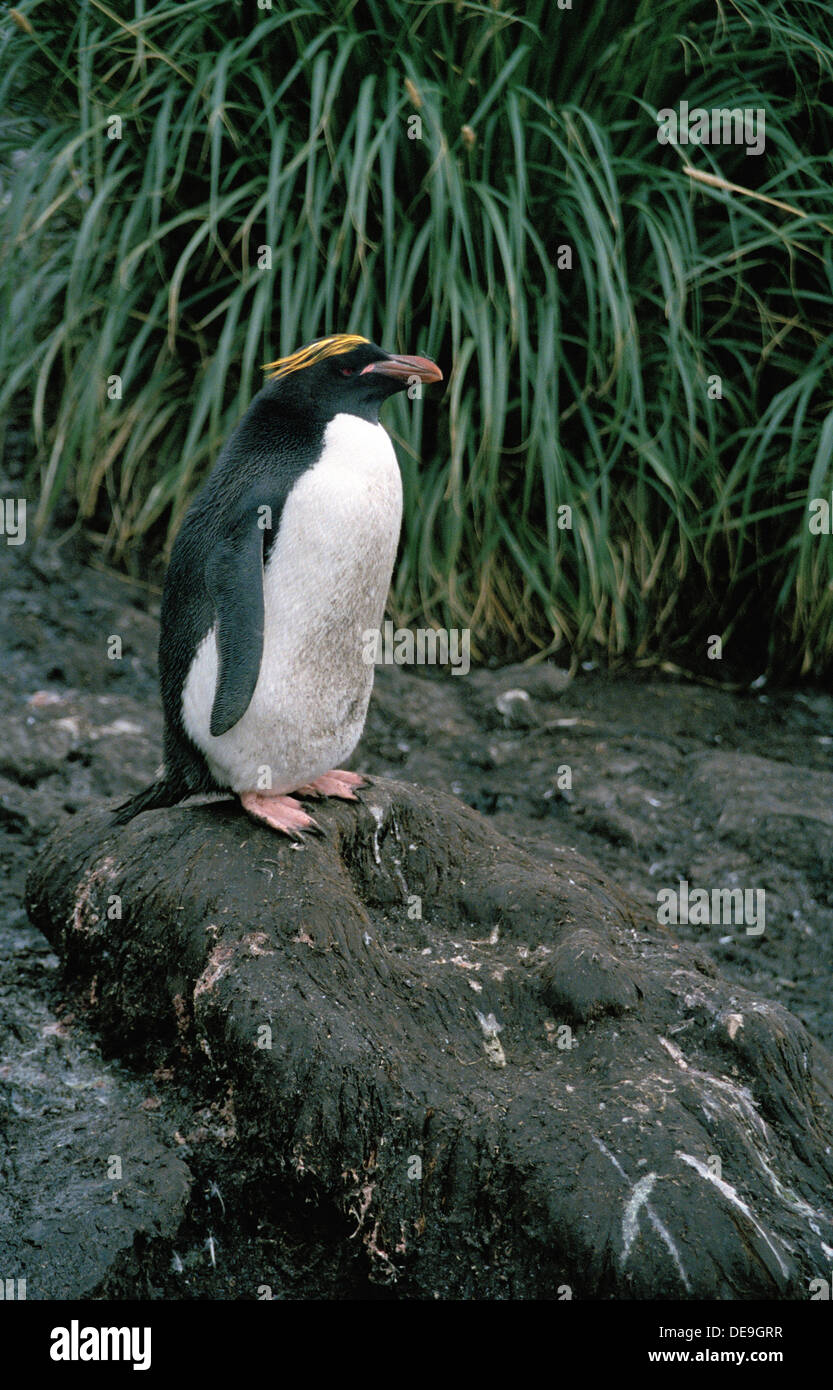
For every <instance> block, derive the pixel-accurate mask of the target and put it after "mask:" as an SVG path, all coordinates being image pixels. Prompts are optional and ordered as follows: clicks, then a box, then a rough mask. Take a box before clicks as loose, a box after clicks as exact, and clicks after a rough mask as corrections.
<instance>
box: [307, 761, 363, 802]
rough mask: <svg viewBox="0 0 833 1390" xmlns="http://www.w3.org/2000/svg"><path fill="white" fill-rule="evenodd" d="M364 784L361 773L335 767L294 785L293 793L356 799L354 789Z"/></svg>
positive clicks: (349, 799)
mask: <svg viewBox="0 0 833 1390" xmlns="http://www.w3.org/2000/svg"><path fill="white" fill-rule="evenodd" d="M366 786H367V779H366V778H364V777H362V775H361V773H359V772H344V771H343V770H342V769H341V768H338V767H336V768H333V770H332V772H324V773H322V775H321V776H320V777H315V778H313V780H312V781H311V782H304V784H303V786H300V787H296V788H295V793H294V794H295V795H296V796H313V797H322V796H337V797H339V798H340V799H341V800H342V801H357V800H358V797H357V796H356V794H355V793H356V791H357V790H358V789H359V788H360V787H366Z"/></svg>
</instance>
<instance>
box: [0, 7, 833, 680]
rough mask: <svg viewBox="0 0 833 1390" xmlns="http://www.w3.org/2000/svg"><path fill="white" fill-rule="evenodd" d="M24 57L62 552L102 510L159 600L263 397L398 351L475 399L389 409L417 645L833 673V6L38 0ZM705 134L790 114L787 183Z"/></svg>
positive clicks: (19, 367) (400, 598) (16, 74)
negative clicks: (735, 114)
mask: <svg viewBox="0 0 833 1390" xmlns="http://www.w3.org/2000/svg"><path fill="white" fill-rule="evenodd" d="M1 42H2V63H0V71H2V77H0V94H1V98H0V109H2V110H4V111H5V112H6V113H11V118H9V116H8V115H7V118H6V120H5V121H4V123H3V124H2V126H0V164H2V166H3V175H2V185H3V193H4V199H5V201H4V204H3V206H2V210H1V212H2V222H3V233H4V238H3V240H4V251H3V258H2V262H0V296H2V304H0V411H3V412H13V413H14V415H15V417H16V418H17V416H19V415H20V414H21V412H22V411H24V410H25V411H26V412H27V414H28V415H29V416H30V417H31V420H32V423H33V427H34V437H35V442H36V456H35V457H34V458H33V460H32V466H31V476H30V478H29V480H28V495H29V497H30V498H37V522H38V525H43V524H45V523H46V522H47V520H48V519H49V518H50V516H51V515H52V514H53V512H54V509H55V508H56V506H57V504H58V502H59V501H61V502H62V504H65V503H67V502H68V501H69V502H71V503H72V505H73V506H74V508H75V511H76V514H77V516H78V517H79V518H80V520H81V521H82V523H83V525H84V526H85V527H86V528H87V532H88V534H89V535H90V536H91V537H93V539H94V540H95V541H96V543H97V544H98V545H99V546H100V547H101V549H102V551H103V552H104V553H105V554H106V555H107V556H109V557H110V558H111V560H112V561H113V562H115V563H117V564H122V565H125V566H126V567H127V568H129V569H132V570H134V571H141V570H142V569H143V567H145V566H146V565H147V561H148V557H149V556H151V555H154V554H158V553H160V552H163V551H164V548H165V546H166V545H167V544H169V543H170V540H171V538H172V535H173V533H174V532H175V530H176V527H177V526H178V524H179V522H180V521H181V518H182V515H183V512H184V509H185V507H186V506H187V503H188V500H189V498H190V496H191V494H192V492H193V489H194V488H195V486H196V485H197V483H198V482H199V480H200V479H201V477H202V476H203V475H204V473H205V471H206V469H207V468H208V467H209V466H210V464H211V462H212V460H213V459H214V458H215V457H216V455H217V452H218V450H219V449H220V447H221V445H222V443H223V441H224V439H225V438H226V437H227V435H228V433H229V431H230V430H231V428H232V427H233V425H234V423H235V421H236V420H237V419H238V418H239V416H240V414H241V412H242V410H243V409H244V408H245V407H246V405H247V404H248V402H249V400H250V399H251V396H252V394H253V393H254V391H255V390H256V389H257V388H258V386H259V384H260V374H259V370H258V369H259V364H260V363H262V362H266V361H269V360H272V359H274V358H275V357H277V356H278V355H281V354H285V353H288V352H290V351H291V350H293V349H294V348H296V347H298V346H299V345H300V344H302V343H303V342H305V341H307V340H308V339H311V338H313V337H316V336H321V335H323V334H324V333H329V332H334V331H345V332H346V331H350V332H358V333H362V334H366V335H367V336H369V337H371V338H373V339H374V340H376V341H377V342H380V343H382V344H384V345H386V346H389V347H391V348H397V349H399V350H401V351H408V352H419V353H423V354H425V355H428V356H433V357H435V358H436V359H437V360H438V361H439V362H440V364H441V365H442V366H443V368H444V370H445V372H446V377H447V389H446V391H445V394H444V396H442V397H441V399H440V401H439V403H437V397H438V396H439V394H440V393H439V392H438V391H437V390H436V389H435V390H434V391H432V392H429V393H427V396H429V397H430V398H431V401H430V403H428V400H423V401H418V402H410V401H407V400H404V399H401V398H400V399H398V400H397V401H396V402H395V403H394V404H393V405H392V406H390V407H388V410H389V414H388V415H387V423H388V426H389V428H391V429H392V432H393V433H394V435H395V438H396V440H397V443H398V452H399V456H400V460H401V463H402V466H403V477H404V488H405V504H406V522H405V530H404V539H403V545H402V551H401V556H400V561H399V565H398V569H397V573H396V576H395V587H394V592H393V598H392V605H393V613H394V616H395V617H396V618H397V619H398V620H399V621H400V622H410V621H416V620H424V618H425V617H427V618H428V619H429V620H431V621H434V622H437V623H441V624H444V625H447V626H470V627H471V628H472V638H473V649H474V650H475V651H476V652H477V653H478V654H479V655H481V656H484V655H487V654H488V653H489V652H490V651H494V650H501V649H503V650H507V651H512V650H514V651H520V652H526V653H529V652H533V651H546V650H553V649H557V648H558V647H559V645H563V644H564V643H565V642H567V643H569V645H570V648H571V650H572V651H573V653H574V656H575V657H576V658H578V657H585V656H594V655H598V654H600V653H602V654H607V655H608V656H609V657H617V656H625V657H627V658H629V659H634V658H637V659H638V658H650V657H652V656H654V655H656V654H658V653H659V654H664V655H677V656H678V657H680V658H683V659H685V660H687V661H691V662H693V661H694V660H695V659H696V654H697V653H698V652H702V651H703V649H704V645H705V638H706V635H707V634H710V633H722V634H724V637H725V640H726V648H725V650H726V655H727V657H731V656H733V655H734V656H736V657H738V658H740V659H741V660H743V661H745V662H746V663H747V664H749V663H755V662H762V661H763V660H764V659H765V657H766V654H767V652H768V653H769V659H770V662H771V664H772V665H773V667H775V668H777V669H779V670H780V671H783V672H786V673H791V674H794V673H795V672H797V671H798V670H799V669H803V670H804V671H809V670H815V671H816V672H820V671H822V670H825V669H829V668H830V666H831V664H833V538H830V537H823V536H822V537H817V536H811V535H810V533H809V530H808V526H807V515H808V513H807V503H808V499H809V498H811V497H818V496H828V497H829V496H830V493H831V489H833V468H832V467H831V445H833V393H831V367H830V364H831V332H833V308H831V281H833V250H832V249H831V248H832V246H833V234H832V231H833V187H832V186H831V185H832V184H833V181H832V180H831V167H830V152H831V150H833V80H832V74H833V20H831V17H830V14H829V12H828V6H827V0H819V3H815V0H805V2H804V3H801V4H795V3H789V4H788V3H783V0H769V3H761V2H760V0H734V3H731V4H723V3H721V4H717V3H715V0H665V3H663V4H655V3H650V4H637V5H636V6H634V4H632V3H619V4H616V3H613V4H610V3H608V4H604V5H603V4H601V3H597V4H593V5H592V6H584V5H582V6H577V7H576V9H575V10H574V11H563V12H561V11H558V10H557V9H556V8H555V5H554V3H553V0H529V2H528V3H526V4H525V5H524V6H519V5H518V6H516V7H514V10H513V7H512V6H510V5H506V4H503V3H501V2H500V0H494V3H472V2H471V0H457V3H454V4H451V3H422V2H421V0H410V2H408V0H387V3H385V4H377V3H374V2H373V0H370V3H365V4H362V5H353V4H350V3H330V4H325V3H321V0H303V3H299V4H297V5H293V4H292V3H291V0H274V5H273V8H272V10H271V12H270V11H263V10H258V9H257V8H256V6H255V5H254V3H251V4H242V3H238V4H232V3H222V4H221V3H217V0H186V3H176V4H174V3H170V0H162V3H154V0H144V2H143V0H135V4H130V3H127V0H121V3H120V0H82V3H80V4H78V5H77V6H55V5H49V4H47V3H39V0H28V3H27V0H21V3H20V5H19V6H18V9H17V11H16V12H14V13H13V15H12V16H11V17H6V16H4V18H3V21H2V40H1ZM682 99H687V100H688V101H689V102H690V104H691V105H692V106H694V105H700V106H704V107H707V108H712V107H730V108H733V107H751V108H759V107H762V108H764V110H765V113H766V136H767V143H766V151H765V153H764V154H762V155H761V156H760V157H757V158H756V157H751V156H746V155H745V154H744V151H743V150H742V149H739V148H738V147H735V146H722V147H706V146H702V147H700V148H696V147H693V146H687V147H682V146H680V147H679V148H677V149H675V148H673V147H670V146H669V147H662V146H660V145H659V144H658V143H657V140H656V121H655V113H656V111H657V109H658V108H660V107H664V106H669V107H672V108H674V109H676V108H677V107H678V106H679V103H680V101H681V100H682ZM112 115H118V116H120V117H121V120H122V123H123V132H122V133H123V138H122V139H121V140H111V139H108V117H110V116H112ZM414 116H418V117H419V118H420V120H421V123H422V129H421V138H419V139H409V138H408V122H409V118H413V117H414ZM18 149H25V150H27V151H28V153H27V155H26V156H25V158H24V157H19V156H18V157H14V155H13V152H14V151H15V150H18ZM704 175H705V176H706V178H704V177H703V176H704ZM730 185H731V186H730ZM262 245H268V246H270V247H271V248H272V255H273V261H272V268H271V270H263V269H260V268H259V267H258V247H260V246H262ZM561 246H567V247H570V248H572V259H573V264H572V269H566V268H559V266H558V264H557V258H558V248H559V247H561ZM452 364H453V371H452V372H450V373H449V367H450V366H451V365H452ZM114 374H118V375H119V376H120V377H121V379H122V383H123V393H122V397H121V399H116V400H111V399H109V398H108V392H107V382H108V379H109V378H110V377H111V376H113V375H114ZM712 374H719V375H720V376H721V377H722V379H723V391H724V396H723V399H722V400H719V401H718V400H710V399H709V397H708V394H707V379H708V378H709V376H711V375H712ZM565 505H566V506H569V507H570V508H571V509H572V530H562V529H559V515H561V516H563V515H564V514H563V513H561V514H560V513H559V507H563V506H565ZM33 509H34V508H33ZM30 515H31V513H30Z"/></svg>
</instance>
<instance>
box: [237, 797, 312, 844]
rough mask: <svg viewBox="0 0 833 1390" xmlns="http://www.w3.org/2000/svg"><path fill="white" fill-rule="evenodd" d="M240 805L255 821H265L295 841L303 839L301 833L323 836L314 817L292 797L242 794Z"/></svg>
mask: <svg viewBox="0 0 833 1390" xmlns="http://www.w3.org/2000/svg"><path fill="white" fill-rule="evenodd" d="M240 804H241V806H242V807H243V810H244V811H247V812H248V813H249V815H250V816H253V817H254V819H255V820H261V821H265V822H266V824H267V825H271V827H272V829H273V830H278V831H280V832H281V833H282V834H284V835H290V836H291V837H292V839H294V840H300V839H301V832H302V831H304V830H312V831H314V832H315V833H316V834H319V835H320V834H321V827H320V826H319V825H316V823H315V821H314V820H313V818H312V816H310V815H308V814H307V812H306V811H305V810H304V808H303V806H302V805H301V803H300V801H296V800H295V798H294V797H292V796H267V795H265V793H263V792H241V793H240Z"/></svg>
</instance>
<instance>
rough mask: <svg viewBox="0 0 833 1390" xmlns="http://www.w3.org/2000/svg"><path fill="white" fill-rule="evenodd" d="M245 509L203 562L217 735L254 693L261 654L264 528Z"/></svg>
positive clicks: (213, 730) (213, 724) (213, 723)
mask: <svg viewBox="0 0 833 1390" xmlns="http://www.w3.org/2000/svg"><path fill="white" fill-rule="evenodd" d="M257 521H258V517H257V511H256V509H255V508H251V509H250V510H248V511H247V512H246V513H245V514H244V516H243V517H242V518H241V520H240V521H239V522H238V524H237V526H236V527H235V528H234V530H233V531H232V532H231V533H230V534H229V536H228V537H227V539H226V540H224V541H222V542H221V543H220V545H218V546H217V547H216V549H215V550H213V551H212V553H211V555H210V556H209V558H208V560H207V561H206V565H205V582H206V587H207V589H208V592H209V595H210V596H211V601H212V603H213V605H214V612H215V614H216V617H217V652H218V656H219V666H218V670H217V689H216V691H215V694H214V704H213V706H212V709H211V725H210V728H211V733H212V735H213V736H214V737H215V738H218V737H219V735H220V734H225V733H227V732H228V730H229V729H231V728H233V727H234V725H235V724H236V723H237V722H238V720H239V719H242V718H243V715H244V714H245V713H246V710H247V709H248V708H249V701H250V700H251V698H252V695H253V694H254V689H255V686H256V685H257V678H258V676H259V674H260V660H261V657H262V655H263V621H264V613H263V530H262V528H261V527H260V526H258V524H257Z"/></svg>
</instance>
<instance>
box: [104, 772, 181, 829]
mask: <svg viewBox="0 0 833 1390" xmlns="http://www.w3.org/2000/svg"><path fill="white" fill-rule="evenodd" d="M185 796H188V790H187V788H185V787H183V786H182V784H181V783H180V782H178V781H175V780H174V779H173V778H171V777H169V776H168V775H167V773H166V774H165V775H164V776H163V777H160V778H159V779H158V781H156V782H151V784H150V786H149V787H145V789H144V791H141V792H137V793H136V795H135V796H131V797H130V798H129V799H128V800H127V801H123V802H122V804H121V806H117V807H116V809H115V811H114V812H113V824H114V825H127V822H128V821H131V820H132V819H133V817H134V816H139V815H141V813H142V811H156V810H159V809H161V807H163V806H175V805H176V804H177V802H178V801H181V800H182V798H183V797H185Z"/></svg>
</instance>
